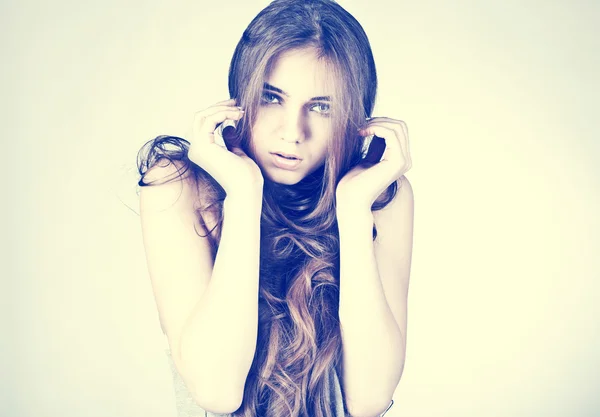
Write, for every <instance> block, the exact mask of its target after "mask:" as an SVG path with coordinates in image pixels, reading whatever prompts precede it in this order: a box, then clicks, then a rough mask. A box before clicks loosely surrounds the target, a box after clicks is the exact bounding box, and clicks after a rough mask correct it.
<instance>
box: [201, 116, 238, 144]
mask: <svg viewBox="0 0 600 417" xmlns="http://www.w3.org/2000/svg"><path fill="white" fill-rule="evenodd" d="M243 116H244V111H243V110H239V109H237V108H235V109H230V110H221V111H219V112H217V113H214V114H212V115H210V116H201V117H197V118H196V120H194V140H196V141H197V140H198V139H199V138H204V137H206V138H208V137H210V136H212V135H213V134H214V131H215V129H216V128H217V125H219V124H220V123H223V122H224V121H225V120H227V119H231V120H239V119H241V118H242V117H243ZM200 140H201V141H202V139H200ZM202 142H205V141H202Z"/></svg>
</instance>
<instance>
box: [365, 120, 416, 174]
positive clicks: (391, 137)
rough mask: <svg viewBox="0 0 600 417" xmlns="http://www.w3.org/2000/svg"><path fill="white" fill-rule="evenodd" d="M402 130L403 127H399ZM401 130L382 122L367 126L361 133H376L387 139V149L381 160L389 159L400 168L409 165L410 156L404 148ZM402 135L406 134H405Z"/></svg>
mask: <svg viewBox="0 0 600 417" xmlns="http://www.w3.org/2000/svg"><path fill="white" fill-rule="evenodd" d="M398 129H399V130H400V132H402V129H401V128H398ZM400 132H398V131H396V130H395V129H390V128H389V127H385V126H381V125H380V124H372V125H369V126H367V127H366V128H365V129H361V130H360V131H359V133H360V134H361V135H365V136H366V135H375V136H379V137H380V138H384V139H385V145H386V149H385V152H384V154H383V159H382V160H381V162H384V161H389V162H390V163H391V164H392V165H394V166H396V167H397V168H398V169H404V168H406V167H408V162H409V161H408V156H407V155H406V153H405V152H404V151H403V149H402V145H401V140H400V137H399V136H400ZM401 136H404V135H403V134H402V135H401Z"/></svg>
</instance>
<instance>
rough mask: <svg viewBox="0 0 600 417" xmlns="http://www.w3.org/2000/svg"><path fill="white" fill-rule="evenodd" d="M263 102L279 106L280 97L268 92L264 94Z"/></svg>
mask: <svg viewBox="0 0 600 417" xmlns="http://www.w3.org/2000/svg"><path fill="white" fill-rule="evenodd" d="M261 100H262V101H263V102H264V103H267V104H279V102H280V101H279V97H278V96H276V95H275V94H272V93H269V92H267V91H265V92H263V94H262V97H261Z"/></svg>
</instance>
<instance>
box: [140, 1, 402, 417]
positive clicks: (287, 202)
mask: <svg viewBox="0 0 600 417" xmlns="http://www.w3.org/2000/svg"><path fill="white" fill-rule="evenodd" d="M303 48H313V49H314V50H315V51H317V53H318V56H319V57H321V58H322V60H323V62H324V63H325V64H326V65H328V68H329V69H331V72H332V76H333V83H334V84H335V88H334V90H335V94H334V97H333V99H334V110H333V111H334V115H333V117H332V123H333V125H334V138H333V140H332V145H331V147H330V149H329V150H328V157H327V160H326V162H325V164H324V165H323V166H322V167H320V168H319V169H317V170H316V171H315V172H313V173H312V174H310V175H308V176H307V177H306V178H304V179H303V180H302V181H300V182H299V183H297V184H294V185H283V184H277V183H274V182H272V181H269V180H268V179H265V183H264V190H263V206H262V215H261V242H260V245H261V251H260V286H259V326H258V340H257V349H256V354H255V357H254V360H253V363H252V366H251V368H250V372H249V374H248V377H247V379H246V386H245V390H244V398H243V402H242V405H241V406H240V408H239V409H238V410H237V411H236V412H235V413H234V414H235V415H236V416H243V417H253V416H256V415H259V416H280V415H289V416H310V417H334V416H335V410H333V409H332V407H333V404H335V398H334V394H335V393H334V392H333V391H332V389H331V387H332V378H333V377H334V376H333V372H336V373H337V375H338V378H339V379H340V382H343V369H342V340H341V333H340V325H339V316H338V308H339V279H340V277H339V233H338V228H337V219H336V211H335V204H336V201H335V188H336V186H337V183H338V182H339V180H340V179H341V178H342V177H343V176H344V175H345V174H346V173H347V172H348V171H349V170H350V169H352V168H353V167H355V166H357V165H358V164H359V163H361V161H362V147H363V145H364V138H361V137H358V135H357V133H356V132H357V129H356V127H357V126H359V125H360V124H362V123H364V120H365V118H366V117H370V116H371V112H372V111H373V107H374V103H375V96H376V91H377V76H376V70H375V63H374V59H373V55H372V51H371V47H370V45H369V41H368V38H367V36H366V34H365V32H364V30H363V29H362V27H361V25H360V24H359V23H358V21H356V19H355V18H354V17H352V15H350V14H349V13H348V12H347V11H346V10H344V9H343V8H342V7H341V6H340V5H338V4H337V3H336V2H334V1H331V0H308V1H295V0H276V1H273V2H272V3H271V4H270V5H269V6H267V7H266V8H265V9H264V10H262V11H261V12H260V13H259V14H258V15H257V16H256V17H255V18H254V19H253V20H252V22H251V23H250V25H249V26H248V28H247V29H246V30H245V31H244V33H243V35H242V37H241V39H240V41H239V43H238V45H237V47H236V49H235V52H234V54H233V58H232V60H231V65H230V70H229V91H230V96H231V97H234V98H236V99H237V100H238V103H239V105H241V106H242V107H244V108H245V109H246V115H245V117H244V118H243V119H242V120H241V121H240V123H238V126H237V128H236V129H237V130H238V134H239V136H240V137H241V147H242V149H243V150H244V151H246V152H247V153H248V155H250V156H251V157H252V126H253V123H254V121H255V120H256V112H257V106H258V103H259V99H260V95H261V94H262V88H263V83H264V81H265V78H266V77H267V75H268V74H269V71H270V70H271V69H272V68H273V66H274V65H275V64H276V62H277V59H278V57H280V56H281V55H282V54H283V53H285V52H287V51H291V50H298V49H303ZM188 148H189V142H188V141H187V140H185V139H182V138H179V137H175V136H159V137H157V138H155V139H153V140H151V141H149V142H147V143H146V144H145V145H144V146H143V147H142V148H141V149H140V152H139V153H138V160H137V162H138V171H139V174H140V176H141V179H140V181H139V183H138V184H139V186H142V187H143V186H151V185H158V184H162V183H164V182H169V181H176V180H178V179H181V178H184V177H188V176H189V177H191V178H192V179H193V180H194V181H195V182H196V184H197V185H198V189H199V190H200V192H201V194H202V200H203V201H202V205H201V206H200V208H199V209H198V210H197V214H198V217H199V220H200V223H201V224H203V225H205V224H206V223H205V222H204V220H203V217H202V215H203V213H206V212H208V211H211V212H212V213H213V214H216V215H217V219H218V221H217V224H216V225H215V228H216V230H214V229H213V230H211V231H210V232H212V231H215V232H216V233H215V234H212V233H208V235H206V237H207V238H208V239H210V241H211V244H212V246H213V249H214V251H213V256H216V251H217V249H218V246H219V241H220V229H221V223H222V221H223V216H222V204H223V201H224V199H225V197H226V195H225V191H224V190H223V188H222V187H221V186H220V185H219V184H218V183H217V182H216V181H215V180H214V179H213V178H212V177H211V176H210V175H209V174H208V173H207V172H206V171H204V170H203V169H202V168H200V167H199V166H197V165H195V164H194V163H192V162H191V161H190V160H189V159H188V157H187V151H188ZM161 161H163V162H165V163H173V164H175V165H176V166H177V167H178V175H174V176H173V177H169V178H165V180H164V181H162V182H160V183H157V182H150V183H147V182H145V181H144V176H145V174H146V173H147V172H148V170H149V169H151V168H152V167H154V166H155V165H158V164H160V163H161ZM396 192H397V182H393V183H392V184H391V185H390V186H389V187H388V188H387V189H386V190H385V192H384V193H383V194H382V195H381V196H380V197H379V198H378V199H377V200H376V201H375V202H374V204H373V205H372V207H371V208H372V210H373V211H375V210H380V209H382V208H384V207H385V206H386V205H387V204H388V203H389V202H390V201H392V200H393V198H394V197H395V195H396ZM203 236H204V235H203ZM376 237H377V230H376V227H375V225H374V226H373V240H375V239H376ZM342 389H343V384H342Z"/></svg>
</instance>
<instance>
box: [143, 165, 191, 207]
mask: <svg viewBox="0 0 600 417" xmlns="http://www.w3.org/2000/svg"><path fill="white" fill-rule="evenodd" d="M143 180H144V183H146V184H149V185H147V186H143V187H141V190H140V210H141V211H142V212H148V211H149V210H150V211H163V210H167V209H170V208H171V209H175V210H184V211H189V210H191V211H193V210H194V208H195V207H196V205H197V203H198V200H199V198H200V193H199V190H198V184H197V183H196V181H195V179H194V176H193V175H191V172H190V171H189V169H187V168H186V167H185V164H184V163H183V162H181V161H169V160H167V159H162V160H160V161H158V162H157V164H156V165H154V166H153V167H152V168H150V169H149V170H148V171H147V172H146V173H145V174H144V177H143Z"/></svg>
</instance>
